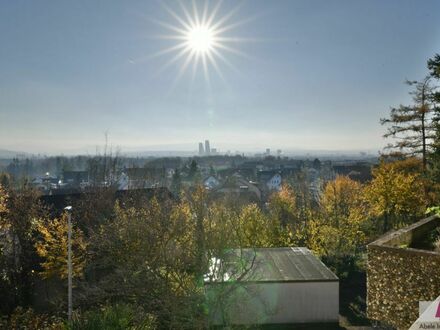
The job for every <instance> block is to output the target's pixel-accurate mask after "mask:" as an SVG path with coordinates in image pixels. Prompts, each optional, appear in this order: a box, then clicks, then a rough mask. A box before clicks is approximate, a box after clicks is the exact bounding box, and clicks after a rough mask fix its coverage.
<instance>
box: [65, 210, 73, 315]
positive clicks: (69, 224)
mask: <svg viewBox="0 0 440 330" xmlns="http://www.w3.org/2000/svg"><path fill="white" fill-rule="evenodd" d="M64 210H65V211H66V213H67V319H68V321H69V323H70V321H71V320H72V206H66V207H65V208H64Z"/></svg>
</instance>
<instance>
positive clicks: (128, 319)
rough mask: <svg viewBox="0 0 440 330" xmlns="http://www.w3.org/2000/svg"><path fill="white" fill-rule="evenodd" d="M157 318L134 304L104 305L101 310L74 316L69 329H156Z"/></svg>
mask: <svg viewBox="0 0 440 330" xmlns="http://www.w3.org/2000/svg"><path fill="white" fill-rule="evenodd" d="M155 323H156V322H155V318H154V316H153V315H151V314H147V313H145V312H144V311H143V310H142V309H141V308H139V307H137V306H132V305H125V304H121V305H113V306H104V307H102V308H101V309H99V310H94V311H87V312H85V313H83V314H78V315H76V317H74V320H73V322H72V324H71V325H70V327H69V329H71V330H76V329H78V330H79V329H81V330H99V329H108V330H119V329H120V330H122V329H145V330H150V329H155V328H156V325H155Z"/></svg>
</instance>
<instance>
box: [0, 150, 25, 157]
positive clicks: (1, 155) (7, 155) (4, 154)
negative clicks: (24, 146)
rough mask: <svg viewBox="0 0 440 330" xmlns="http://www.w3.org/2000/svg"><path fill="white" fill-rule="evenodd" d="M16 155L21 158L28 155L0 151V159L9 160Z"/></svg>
mask: <svg viewBox="0 0 440 330" xmlns="http://www.w3.org/2000/svg"><path fill="white" fill-rule="evenodd" d="M17 155H18V156H21V157H23V156H26V155H28V154H27V153H25V152H21V151H13V150H6V149H0V159H11V158H14V157H16V156H17Z"/></svg>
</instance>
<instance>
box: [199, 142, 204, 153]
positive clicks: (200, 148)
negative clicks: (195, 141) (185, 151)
mask: <svg viewBox="0 0 440 330" xmlns="http://www.w3.org/2000/svg"><path fill="white" fill-rule="evenodd" d="M204 154H205V149H203V143H202V142H199V156H203V155H204Z"/></svg>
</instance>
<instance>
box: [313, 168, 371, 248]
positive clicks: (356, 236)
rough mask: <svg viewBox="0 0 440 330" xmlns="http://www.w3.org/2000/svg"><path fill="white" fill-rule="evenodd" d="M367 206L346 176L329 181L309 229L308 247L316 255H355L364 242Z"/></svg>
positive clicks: (360, 187)
mask: <svg viewBox="0 0 440 330" xmlns="http://www.w3.org/2000/svg"><path fill="white" fill-rule="evenodd" d="M366 209H367V206H366V205H365V202H364V200H363V187H362V185H361V184H360V183H359V182H356V181H354V180H352V179H350V178H349V177H346V176H337V177H336V179H335V180H333V181H329V182H328V183H327V184H326V185H325V187H324V191H323V193H322V197H321V210H320V216H319V217H317V218H315V219H314V220H313V221H311V223H310V226H309V233H310V237H309V245H310V247H311V248H312V250H314V251H315V252H316V253H318V254H319V255H327V256H328V255H356V254H357V253H358V252H359V251H360V250H361V248H362V247H363V246H364V245H365V243H366V233H365V228H366V221H367V220H368V218H367V213H366Z"/></svg>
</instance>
